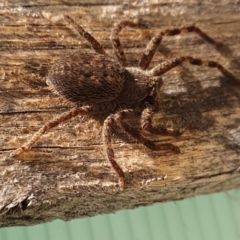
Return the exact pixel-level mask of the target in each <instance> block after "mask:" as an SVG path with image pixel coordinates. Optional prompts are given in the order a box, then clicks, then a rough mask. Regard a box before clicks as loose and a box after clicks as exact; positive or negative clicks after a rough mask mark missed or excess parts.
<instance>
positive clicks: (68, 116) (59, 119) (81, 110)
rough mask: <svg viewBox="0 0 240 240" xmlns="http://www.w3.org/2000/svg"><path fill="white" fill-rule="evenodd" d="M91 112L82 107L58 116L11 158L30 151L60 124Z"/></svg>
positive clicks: (13, 153) (89, 109)
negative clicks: (40, 139)
mask: <svg viewBox="0 0 240 240" xmlns="http://www.w3.org/2000/svg"><path fill="white" fill-rule="evenodd" d="M89 111H91V108H90V107H89V108H87V107H80V108H77V109H72V110H70V111H68V112H65V113H63V114H61V115H60V116H57V117H56V118H55V119H53V120H52V121H50V122H48V123H47V124H45V125H44V126H43V127H42V128H40V129H39V130H38V131H37V132H36V133H35V134H34V135H33V136H32V138H31V139H30V140H29V141H28V142H27V143H25V144H24V145H22V146H21V147H20V148H18V149H16V150H15V151H14V152H12V153H11V156H16V155H19V154H22V153H23V152H25V151H28V150H29V149H30V148H31V147H32V146H33V144H34V143H35V142H37V141H38V140H39V138H40V137H41V136H42V135H43V134H44V133H46V132H48V131H50V130H51V129H52V128H54V127H56V126H58V125H59V124H61V123H63V122H66V121H68V120H69V119H71V118H73V117H76V116H77V115H79V114H81V115H86V114H88V113H89Z"/></svg>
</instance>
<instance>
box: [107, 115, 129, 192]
mask: <svg viewBox="0 0 240 240" xmlns="http://www.w3.org/2000/svg"><path fill="white" fill-rule="evenodd" d="M114 121H115V116H114V114H111V115H110V116H108V117H107V118H106V119H105V121H104V123H103V130H102V138H103V143H104V147H105V150H106V153H107V158H108V160H109V162H110V163H111V165H112V167H113V169H114V170H115V172H116V173H117V175H118V178H119V186H120V189H121V190H123V189H124V173H123V170H122V169H121V167H120V166H119V165H118V163H117V162H116V161H115V160H114V151H113V149H112V128H113V125H114Z"/></svg>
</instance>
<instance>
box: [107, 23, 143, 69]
mask: <svg viewBox="0 0 240 240" xmlns="http://www.w3.org/2000/svg"><path fill="white" fill-rule="evenodd" d="M124 27H131V28H136V27H139V24H137V23H134V22H132V21H127V20H126V21H121V22H120V23H118V24H117V25H116V26H115V27H114V28H113V30H112V33H111V37H110V40H111V42H112V47H113V50H114V53H115V55H116V56H117V59H118V61H119V62H120V64H121V65H122V66H123V67H126V66H127V59H126V56H125V53H124V51H123V47H122V44H121V42H120V40H119V37H118V33H119V32H120V31H121V30H122V29H123V28H124Z"/></svg>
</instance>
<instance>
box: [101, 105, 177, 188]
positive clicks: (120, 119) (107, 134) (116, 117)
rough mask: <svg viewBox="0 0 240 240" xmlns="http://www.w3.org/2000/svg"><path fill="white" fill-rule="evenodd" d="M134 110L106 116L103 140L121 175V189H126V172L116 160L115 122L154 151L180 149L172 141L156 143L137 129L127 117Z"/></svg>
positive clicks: (114, 166) (115, 167) (108, 156)
mask: <svg viewBox="0 0 240 240" xmlns="http://www.w3.org/2000/svg"><path fill="white" fill-rule="evenodd" d="M133 112H134V111H133V110H132V109H125V110H121V111H119V112H117V113H115V114H111V115H110V116H108V117H107V118H106V120H105V121H104V124H103V131H102V136H103V142H104V146H105V149H106V153H107V158H108V160H109V161H110V163H111V165H112V167H113V168H114V170H115V172H116V173H117V174H118V177H119V186H120V188H121V190H123V189H124V173H123V170H122V169H121V167H120V166H119V165H118V163H117V162H116V161H115V160H114V151H113V149H112V145H111V139H112V130H113V124H114V122H115V123H116V124H117V125H118V126H120V127H121V128H122V129H123V130H124V131H125V132H127V133H128V134H129V135H130V136H132V137H133V138H134V139H136V140H137V141H138V142H140V143H142V144H143V145H145V146H146V147H147V148H149V149H151V150H153V151H161V150H170V151H172V152H173V153H179V152H180V150H179V148H178V147H176V146H174V145H173V144H171V143H162V144H158V145H156V144H155V143H154V142H153V141H151V140H149V139H147V138H145V137H144V136H143V135H142V134H141V133H140V132H139V131H138V130H137V129H135V128H133V127H131V126H130V125H129V124H128V123H127V122H126V121H125V119H126V118H127V117H128V116H129V115H131V114H132V113H133Z"/></svg>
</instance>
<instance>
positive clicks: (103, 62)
mask: <svg viewBox="0 0 240 240" xmlns="http://www.w3.org/2000/svg"><path fill="white" fill-rule="evenodd" d="M64 18H65V20H66V21H67V22H68V23H69V24H70V25H72V26H73V27H74V28H75V29H76V30H77V31H78V32H79V34H80V35H81V36H82V37H83V38H85V39H86V40H87V41H88V42H89V43H90V44H91V46H92V48H93V49H94V51H95V52H93V53H87V52H83V51H81V50H79V51H77V52H75V53H73V54H71V55H68V56H66V57H64V58H62V59H60V60H59V61H58V62H56V63H55V64H54V65H53V66H52V68H51V69H50V72H49V74H48V77H47V84H48V85H49V86H50V87H51V89H52V90H53V91H54V92H57V93H58V94H59V95H60V96H62V97H64V98H65V99H67V100H70V101H71V102H74V103H75V104H76V107H75V108H73V109H71V110H70V111H68V112H64V113H63V114H61V115H60V116H58V117H56V118H55V119H53V120H52V121H50V122H48V123H47V124H45V125H44V126H43V127H42V128H40V130H39V131H37V132H36V133H35V134H34V135H33V136H32V138H31V139H30V140H29V141H28V142H27V143H25V144H24V145H22V146H21V147H20V148H18V149H16V150H15V151H14V152H13V153H12V154H11V155H12V156H16V155H19V154H21V153H23V152H24V151H27V150H29V149H30V148H31V147H32V146H33V144H34V143H35V142H36V141H38V140H39V138H40V137H41V136H42V135H43V134H44V133H46V132H48V131H49V130H50V129H51V128H53V127H56V126H57V125H59V124H61V123H63V122H65V121H68V120H69V119H71V118H73V117H75V116H77V115H91V114H93V113H99V114H101V113H102V112H107V113H108V116H107V117H106V118H105V119H104V121H103V129H102V139H103V144H104V148H105V152H106V156H107V159H108V160H109V161H110V163H111V165H112V167H113V169H114V170H115V172H116V174H117V175H118V179H119V187H120V189H121V190H123V189H124V172H123V170H122V169H121V167H120V166H119V164H118V163H117V162H116V161H115V159H114V151H113V149H112V145H111V141H112V140H111V138H112V131H113V126H114V124H116V125H117V126H118V127H120V128H121V129H123V130H124V131H125V132H127V133H128V134H129V135H130V136H132V137H133V138H134V139H136V140H137V141H138V142H140V143H142V144H143V145H145V146H146V147H147V148H149V149H151V150H153V151H157V150H168V151H172V152H173V153H180V150H179V148H178V147H177V146H175V145H173V144H171V143H162V144H159V145H156V144H155V143H154V142H153V141H150V140H149V139H147V138H145V137H144V135H143V134H142V133H141V132H140V131H138V130H137V129H135V128H133V127H132V126H131V125H130V124H129V123H127V122H126V119H127V118H129V117H130V115H132V114H133V113H134V112H136V111H137V112H140V113H141V127H142V129H143V130H145V131H148V132H150V133H153V134H160V135H171V136H180V135H181V134H183V132H184V131H185V130H186V128H187V126H186V127H184V128H179V129H171V128H164V127H162V128H156V127H154V126H153V125H152V121H151V119H152V116H153V113H154V106H155V100H156V96H157V94H158V92H159V90H160V88H161V86H162V79H161V77H160V76H161V75H162V74H164V73H166V72H167V71H169V70H170V69H172V68H174V67H176V66H177V65H180V64H181V63H183V62H188V63H190V64H192V65H204V66H208V67H210V68H217V69H218V70H219V71H220V72H221V73H222V74H223V75H225V76H226V77H227V78H229V79H233V80H234V81H237V82H240V80H239V79H237V78H235V77H234V76H233V75H232V74H231V73H230V72H229V71H227V70H226V69H225V68H224V67H223V66H222V65H220V64H219V63H217V62H213V61H208V60H202V59H199V58H193V57H190V56H180V57H176V58H174V59H172V60H170V61H165V62H163V63H161V64H158V65H157V66H155V67H153V68H152V69H150V70H147V68H148V66H149V64H150V62H151V60H152V58H153V56H154V53H155V52H156V50H157V48H158V46H159V44H160V43H161V40H162V37H164V36H173V35H177V34H181V33H183V32H195V33H197V34H198V35H199V36H200V37H202V38H203V39H205V40H206V41H207V42H208V43H210V44H213V45H216V46H219V45H221V43H219V42H217V41H215V40H213V39H212V38H211V37H209V36H208V35H207V34H206V33H204V32H202V31H201V30H200V29H199V28H198V27H196V26H189V27H182V28H176V29H170V30H165V31H161V32H159V33H158V34H156V35H155V36H154V37H153V38H152V39H151V40H150V42H149V43H148V45H147V47H146V49H145V51H144V52H143V54H142V57H141V59H140V61H139V67H127V61H126V57H125V54H124V51H123V48H122V45H121V43H120V41H119V37H118V33H119V32H120V31H121V30H122V28H124V27H131V28H136V27H140V25H139V24H137V23H134V22H132V21H121V22H120V23H119V24H117V25H116V26H115V27H114V28H113V30H112V33H111V42H112V47H113V50H114V53H115V55H116V57H117V59H118V62H117V61H115V60H114V59H112V58H111V57H109V56H108V54H107V53H106V52H105V50H104V49H103V47H102V46H101V44H100V43H99V42H98V41H97V40H96V39H95V38H94V37H93V36H91V35H90V34H89V33H88V32H86V31H85V30H84V29H83V28H82V27H81V26H80V25H78V24H77V23H76V22H75V21H74V20H73V19H72V18H71V17H70V16H68V15H64Z"/></svg>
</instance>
